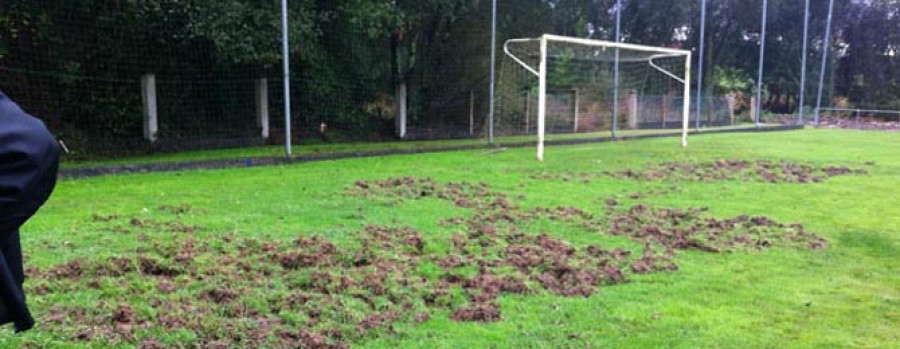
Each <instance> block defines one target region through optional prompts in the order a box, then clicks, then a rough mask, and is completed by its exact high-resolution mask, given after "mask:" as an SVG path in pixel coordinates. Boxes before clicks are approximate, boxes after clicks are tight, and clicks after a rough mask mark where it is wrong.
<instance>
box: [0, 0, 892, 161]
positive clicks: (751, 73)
mask: <svg viewBox="0 0 900 349" xmlns="http://www.w3.org/2000/svg"><path fill="white" fill-rule="evenodd" d="M697 4H698V3H697V2H696V1H688V0H676V1H668V0H667V1H662V0H648V1H642V2H638V1H625V2H623V8H622V9H621V14H622V41H623V42H625V43H634V44H642V45H649V46H657V47H667V48H678V49H683V50H691V51H693V52H694V53H695V54H694V55H693V60H694V61H693V62H692V66H693V67H694V72H693V74H692V76H691V88H692V92H691V95H692V98H695V94H696V87H697V80H696V71H697V70H698V69H697V68H698V67H699V66H700V65H699V62H697V56H698V55H697V54H696V53H697V52H696V48H697V47H698V40H699V35H698V30H697V28H698V25H699V22H698V21H699V19H698V16H697V13H699V8H698V7H697V6H698V5H697ZM492 5H493V4H492V2H491V1H486V0H441V1H438V0H421V1H420V0H340V1H326V0H298V1H289V8H288V18H289V22H288V28H287V29H288V33H289V37H290V39H289V43H290V52H289V54H288V58H289V60H290V68H291V74H290V77H289V80H290V83H291V87H292V91H291V94H290V96H291V103H290V106H289V110H290V111H291V114H292V118H291V125H290V126H291V129H292V131H293V132H292V135H291V138H292V139H291V142H292V143H293V144H298V145H303V144H308V143H335V142H345V141H364V142H371V141H397V140H445V139H463V140H469V141H470V142H471V144H480V145H483V144H487V139H486V138H487V136H488V135H489V134H490V132H491V131H492V130H493V131H495V136H497V137H506V136H509V137H521V136H526V135H527V136H529V137H528V138H525V139H527V140H533V138H532V137H530V135H532V134H534V133H536V132H537V129H536V126H537V125H536V121H537V120H536V115H537V91H536V90H535V88H534V86H535V85H536V83H537V78H536V77H535V76H533V74H531V73H530V72H528V71H527V70H525V69H522V68H521V66H517V65H516V64H513V62H510V61H509V60H508V59H507V58H506V56H505V54H504V53H503V51H502V44H503V43H504V42H505V41H506V40H508V39H513V38H534V37H538V36H540V35H542V34H555V35H561V36H569V37H578V38H590V39H597V40H605V41H615V36H614V33H615V14H616V12H617V10H618V9H617V8H616V1H613V0H603V1H594V0H572V1H518V0H515V1H499V2H497V6H498V7H497V37H496V42H497V47H496V49H497V65H496V69H497V71H496V77H497V81H496V87H497V90H496V98H495V100H494V101H493V102H494V111H495V113H494V116H495V118H494V119H493V124H491V121H490V118H489V117H490V115H491V113H490V111H491V110H490V105H491V102H492V101H491V99H490V94H489V88H490V81H491V60H490V57H491V15H492ZM759 5H760V4H759V3H757V1H751V2H731V1H729V2H721V3H711V4H710V17H709V20H708V21H707V24H708V28H707V33H708V36H707V40H708V41H709V43H710V45H712V46H707V48H708V49H707V51H708V55H707V56H706V57H707V62H704V67H705V68H706V70H705V71H706V75H705V77H704V86H705V87H704V91H703V93H704V97H703V103H702V105H703V108H702V110H701V113H700V114H701V115H700V116H697V113H696V105H697V103H696V99H692V101H691V108H690V109H691V110H690V113H689V115H690V118H691V120H690V124H691V127H695V126H697V121H699V125H700V127H720V126H728V125H735V124H741V123H742V122H746V121H748V120H749V119H748V115H749V114H750V109H751V108H750V107H749V106H750V105H751V104H752V103H751V100H750V97H749V96H752V95H755V93H754V92H755V91H753V89H754V87H753V86H755V81H754V80H755V72H756V68H757V67H756V61H755V59H748V57H757V56H758V48H759V36H758V34H756V31H757V30H758V28H759V24H760V23H759V17H760V16H757V15H747V14H748V13H753V11H758V10H759V8H760V7H761V6H759ZM813 5H814V6H813V7H812V10H811V11H812V12H811V15H810V16H811V27H810V33H811V34H810V42H811V45H810V46H811V47H810V49H809V51H810V52H809V53H808V58H809V61H810V64H811V65H812V64H813V63H817V61H818V57H821V55H822V53H823V51H824V50H826V49H830V50H831V53H832V55H831V57H832V58H830V60H829V61H828V62H829V65H828V68H827V69H826V72H825V73H826V74H827V79H826V81H827V83H828V84H829V86H835V87H833V88H825V89H824V91H825V93H826V97H825V99H824V100H825V102H826V103H825V104H826V105H827V104H829V102H832V101H835V100H840V98H841V97H842V96H844V95H846V98H848V103H849V107H851V108H854V107H855V108H861V107H863V106H867V105H868V106H874V105H877V106H896V101H895V100H896V98H894V97H893V96H896V93H892V91H894V90H895V88H893V87H892V86H895V85H897V83H896V81H897V80H898V79H897V77H896V74H895V70H896V69H895V70H891V69H890V67H893V66H896V64H897V56H898V55H897V54H896V52H897V50H898V49H897V47H900V43H897V42H894V41H891V40H894V39H893V38H895V37H896V35H893V34H894V32H896V27H897V26H894V25H893V24H894V23H895V22H896V21H897V18H900V16H893V15H890V13H894V12H892V11H895V8H896V5H895V4H893V3H890V2H886V1H874V2H843V3H841V2H840V1H839V4H838V11H837V12H836V13H837V14H838V16H836V17H838V18H836V19H835V29H834V32H835V33H839V35H838V38H837V39H835V40H836V42H845V43H857V42H860V43H862V44H850V45H849V46H847V47H843V46H840V45H832V46H833V47H827V45H822V44H821V42H822V32H823V30H824V27H825V23H824V18H825V13H824V10H825V9H824V8H823V6H822V5H821V4H817V3H814V4H813ZM776 7H777V9H774V10H773V11H771V12H772V13H771V15H772V18H771V19H770V22H771V23H784V24H786V23H795V21H794V19H796V18H802V17H800V16H802V6H799V5H797V4H794V3H785V4H780V5H778V6H776ZM663 9H664V10H663ZM873 10H874V11H873ZM856 18H866V22H865V23H872V24H873V26H874V25H875V24H877V25H878V26H877V28H881V29H878V30H879V31H881V32H884V33H886V34H885V36H884V38H881V37H880V36H876V35H870V33H869V32H870V29H869V28H868V27H864V26H861V24H860V23H863V22H860V21H858V20H855V19H856ZM281 29H282V28H281V8H280V4H279V2H277V1H270V0H250V1H236V0H194V1H177V0H148V1H105V0H84V1H60V0H54V1H38V0H18V1H3V2H0V90H3V91H4V92H5V93H6V94H7V95H9V96H10V97H11V98H13V99H14V100H15V101H16V102H18V103H20V104H21V105H22V106H23V107H24V108H25V109H26V110H27V111H29V112H30V113H32V114H34V115H36V116H38V117H40V118H42V119H43V120H44V121H46V123H47V124H48V125H49V126H50V128H51V130H52V131H53V132H54V133H55V134H57V135H58V136H59V137H60V138H61V139H62V140H63V141H65V142H66V144H67V145H68V146H69V148H70V149H71V150H72V151H73V154H70V155H69V157H68V158H69V159H82V158H102V157H121V156H130V155H136V154H148V153H158V152H172V151H182V150H194V149H218V148H230V147H247V146H271V148H272V149H276V148H277V146H278V145H280V144H283V143H284V142H285V141H286V140H285V134H286V132H285V130H286V129H287V127H286V126H287V125H285V116H286V115H285V114H286V113H285V111H286V109H285V107H284V97H283V94H284V90H283V85H284V84H283V83H284V81H283V75H282V71H281V64H282V58H283V57H282V54H281V46H282V39H281ZM872 30H875V29H872ZM887 34H890V35H887ZM801 35H802V34H801V31H800V30H798V29H797V28H794V26H791V25H774V24H773V25H772V32H771V34H770V39H771V38H781V39H777V40H770V42H769V45H768V46H767V47H768V51H769V52H767V53H766V56H767V57H768V59H767V60H766V66H765V71H766V74H767V75H766V77H765V78H764V81H763V82H764V89H765V90H764V91H763V96H764V99H763V111H764V114H767V113H771V114H794V113H796V112H797V110H798V109H799V103H798V98H797V97H798V96H797V92H798V91H797V90H798V89H799V82H798V81H799V80H798V76H797V75H798V74H799V72H800V69H799V64H800V59H799V58H800V56H801V55H800V54H799V52H800V48H799V47H800V46H799V45H800V42H801V40H800V39H802V37H801ZM873 47H874V49H873ZM521 49H522V50H524V51H527V52H523V59H525V60H529V61H531V64H533V65H536V64H537V63H536V62H535V60H536V56H535V52H536V50H535V48H534V47H525V48H521ZM550 50H551V60H550V62H549V75H548V78H549V79H550V80H549V84H548V97H547V109H546V111H547V115H548V117H547V120H546V121H547V131H548V132H549V133H551V134H554V135H560V136H564V135H567V134H593V133H604V132H607V133H610V132H611V129H612V128H613V127H612V126H613V119H615V120H617V121H616V122H617V124H616V125H615V126H616V128H617V129H618V130H620V131H622V132H630V131H632V130H633V131H655V130H657V129H676V128H678V125H677V124H678V122H679V119H678V118H679V117H680V116H679V113H680V112H681V111H682V109H683V108H682V107H683V104H684V100H683V98H684V97H683V95H682V94H681V93H680V90H679V88H678V87H677V86H676V85H678V84H680V83H678V82H677V81H675V80H673V79H671V77H669V76H666V75H665V74H662V73H660V72H659V71H658V70H653V69H648V68H647V64H646V63H647V62H646V57H644V58H640V59H641V60H643V61H635V59H636V58H634V57H630V56H628V53H627V52H624V53H623V52H621V51H620V54H623V55H624V56H622V57H620V71H619V73H620V74H619V75H620V83H619V90H618V92H619V99H618V100H616V101H614V100H613V93H612V91H613V90H612V83H611V79H612V74H613V70H612V68H613V65H612V64H611V62H612V61H614V58H612V57H611V56H610V54H611V51H608V50H607V51H605V52H601V53H600V54H599V55H597V52H596V50H592V49H586V48H578V47H573V46H563V45H555V46H554V45H551V47H550ZM655 62H656V63H655V64H657V65H659V66H661V67H663V68H664V69H665V70H667V71H671V72H673V74H674V75H678V76H680V75H681V74H683V69H684V68H683V67H682V65H681V63H680V62H678V63H673V62H670V61H669V60H668V59H664V58H659V59H656V60H655ZM807 70H808V73H809V74H808V76H807V78H808V82H807V90H806V91H807V94H806V104H807V105H810V104H812V102H814V99H815V98H814V97H815V96H814V93H813V91H814V90H815V89H813V88H812V87H813V86H814V83H813V82H812V81H817V80H818V78H819V72H818V69H814V67H813V66H810V67H808V68H807ZM728 95H732V96H734V97H733V98H728V97H726V96H728ZM614 102H617V103H614ZM612 104H618V106H619V109H618V111H617V114H616V117H615V118H613V112H612ZM835 105H838V104H837V103H835ZM809 109H810V108H809V107H807V110H809ZM889 109H891V110H893V109H896V108H894V107H890V108H889ZM735 113H737V114H736V115H734V114H735ZM698 117H699V120H696V118H698ZM576 119H577V121H576ZM767 120H768V119H767ZM492 128H493V129H492ZM517 139H518V138H517ZM273 154H277V150H276V152H273Z"/></svg>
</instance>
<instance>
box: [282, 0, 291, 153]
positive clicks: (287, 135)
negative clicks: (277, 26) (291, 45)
mask: <svg viewBox="0 0 900 349" xmlns="http://www.w3.org/2000/svg"><path fill="white" fill-rule="evenodd" d="M288 52H289V50H288V7H287V0H281V58H282V61H283V63H284V155H285V156H286V157H288V158H290V157H291V61H290V58H289V57H288Z"/></svg>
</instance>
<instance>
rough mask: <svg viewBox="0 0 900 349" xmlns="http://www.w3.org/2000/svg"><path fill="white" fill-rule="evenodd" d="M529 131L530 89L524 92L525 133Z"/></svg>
mask: <svg viewBox="0 0 900 349" xmlns="http://www.w3.org/2000/svg"><path fill="white" fill-rule="evenodd" d="M528 132H531V91H526V92H525V134H528Z"/></svg>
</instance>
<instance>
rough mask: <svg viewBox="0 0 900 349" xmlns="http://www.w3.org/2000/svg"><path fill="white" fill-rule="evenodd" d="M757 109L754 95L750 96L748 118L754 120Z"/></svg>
mask: <svg viewBox="0 0 900 349" xmlns="http://www.w3.org/2000/svg"><path fill="white" fill-rule="evenodd" d="M758 112H759V111H758V110H756V97H750V119H752V120H753V121H754V122H756V120H757V119H756V117H757V116H758V115H757V113H758Z"/></svg>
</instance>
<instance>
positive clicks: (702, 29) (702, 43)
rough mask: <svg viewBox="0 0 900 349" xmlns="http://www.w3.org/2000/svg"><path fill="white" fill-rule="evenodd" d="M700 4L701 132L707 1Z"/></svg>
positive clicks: (699, 76)
mask: <svg viewBox="0 0 900 349" xmlns="http://www.w3.org/2000/svg"><path fill="white" fill-rule="evenodd" d="M700 3H701V4H700V57H699V59H698V60H697V62H698V63H697V65H699V67H697V69H698V70H697V123H696V128H697V131H700V114H701V112H700V111H701V110H702V109H703V100H702V98H703V68H704V67H703V66H704V65H705V64H703V63H704V61H703V59H704V56H705V53H706V52H705V51H704V48H705V45H706V0H701V1H700ZM710 126H712V124H710Z"/></svg>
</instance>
